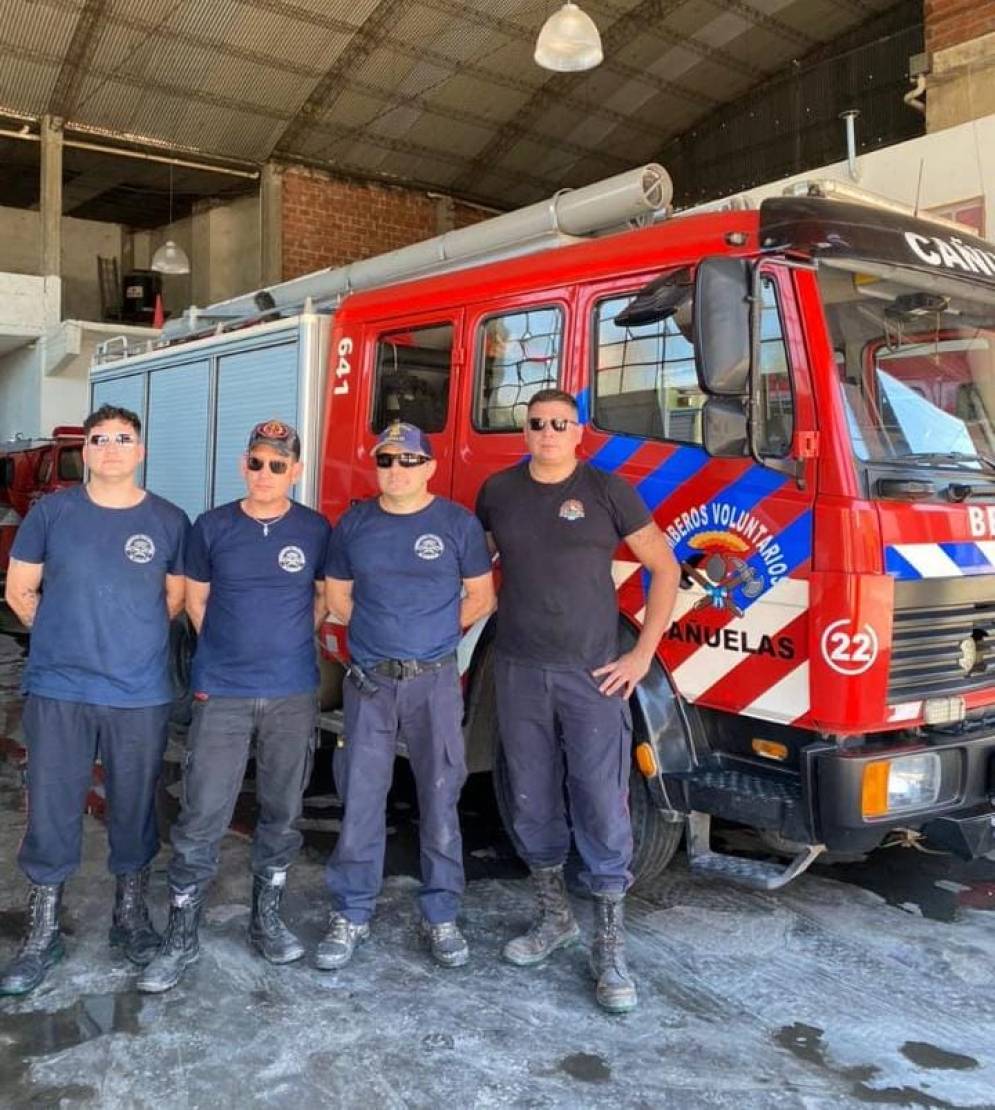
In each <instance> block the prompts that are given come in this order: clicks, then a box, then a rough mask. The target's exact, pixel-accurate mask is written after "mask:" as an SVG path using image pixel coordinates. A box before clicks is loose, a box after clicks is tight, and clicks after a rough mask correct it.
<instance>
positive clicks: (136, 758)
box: [0, 405, 189, 994]
mask: <svg viewBox="0 0 995 1110" xmlns="http://www.w3.org/2000/svg"><path fill="white" fill-rule="evenodd" d="M83 430H84V435H85V443H84V446H83V457H84V459H85V461H86V464H87V467H88V468H89V477H88V479H87V482H86V484H85V485H81V486H73V487H72V488H70V489H66V490H60V491H58V492H57V493H52V494H49V495H48V496H47V497H43V498H42V499H41V500H40V501H39V502H38V503H37V504H36V505H35V506H34V507H33V508H32V509H31V511H30V512H29V513H28V515H27V517H26V518H25V520H24V523H23V524H22V525H21V527H20V529H19V530H18V533H17V538H16V539H15V541H14V546H13V549H12V558H11V562H10V568H9V571H8V574H7V587H6V600H7V604H8V605H9V606H10V607H11V609H12V610H13V611H14V613H16V614H17V616H18V618H19V619H20V620H21V621H22V622H23V623H24V625H26V626H27V627H28V628H30V629H31V648H30V652H29V655H28V664H27V669H26V671H25V674H24V690H25V693H26V694H27V699H26V701H25V704H24V717H23V727H24V735H25V741H26V746H27V750H28V776H27V780H28V827H27V831H26V832H25V835H24V839H23V840H22V842H21V848H20V851H19V853H18V863H19V864H20V866H21V868H22V870H23V871H24V873H25V874H26V875H27V877H28V879H29V881H30V882H31V891H30V896H29V912H28V918H29V920H28V931H27V934H26V936H25V938H24V940H23V942H22V944H21V948H20V950H19V952H18V954H17V956H16V957H15V958H14V960H13V961H12V963H10V964H9V965H8V966H7V968H6V969H5V970H4V972H3V974H2V975H0V994H24V993H26V992H27V991H30V990H32V989H33V988H34V987H36V986H38V984H39V983H40V982H41V981H42V979H44V977H45V974H46V972H47V971H48V969H49V968H50V967H51V966H52V965H53V964H55V963H56V962H57V961H58V960H60V959H61V958H62V956H63V954H64V949H63V944H62V938H61V935H60V932H59V910H60V905H61V900H62V889H63V884H64V883H65V881H66V879H68V878H69V876H70V875H71V874H72V873H73V872H74V871H76V869H77V868H78V867H79V861H80V851H81V847H82V832H83V829H82V821H83V810H84V806H85V804H86V796H87V793H88V792H89V789H90V783H91V776H92V772H93V762H94V758H95V757H96V755H97V754H98V753H99V755H100V761H101V764H102V765H103V770H104V788H105V790H106V797H107V835H108V839H109V841H110V858H109V861H108V866H109V867H110V870H111V871H112V872H113V874H114V875H115V876H116V877H117V884H116V896H115V902H114V914H113V924H112V927H111V931H110V942H111V945H112V946H115V947H120V948H122V949H123V950H124V953H125V955H126V956H127V957H128V959H130V960H132V961H133V962H134V963H137V964H144V963H147V962H148V961H149V960H150V959H151V958H152V956H153V955H154V953H155V951H156V948H157V947H158V944H159V936H158V934H157V933H156V932H155V931H154V929H153V928H152V925H151V922H150V921H149V916H148V910H147V908H146V902H145V898H146V890H147V887H148V878H149V864H150V863H151V861H152V859H153V858H154V856H155V854H156V852H157V851H158V850H159V837H158V833H157V828H156V818H155V804H154V800H155V786H156V782H157V780H158V778H159V772H160V769H161V766H162V755H163V751H164V749H165V746H166V737H167V730H168V727H169V714H170V703H171V702H172V698H173V690H172V684H171V682H170V678H169V670H168V652H169V621H170V618H171V617H174V616H176V615H177V614H178V613H179V612H180V611H181V610H182V608H183V587H184V582H183V543H184V538H185V535H186V531H187V529H188V527H189V521H188V520H187V518H186V515H185V514H184V513H183V511H182V510H181V509H178V508H177V507H176V506H175V505H172V504H170V502H168V501H165V500H163V499H162V498H161V497H156V496H155V494H152V493H148V492H147V491H145V490H143V489H142V488H141V487H139V486H138V485H137V484H136V481H135V472H136V470H137V468H138V466H139V464H140V463H141V461H142V459H143V458H144V447H143V446H142V442H141V421H140V420H139V419H138V417H137V416H136V415H135V414H134V413H133V412H130V411H129V410H127V409H122V408H117V407H115V406H112V405H104V406H103V407H102V408H100V409H98V410H97V411H96V412H94V413H91V414H90V415H89V416H88V417H87V418H86V420H85V421H84V423H83ZM43 584H44V593H42V592H41V587H42V585H43Z"/></svg>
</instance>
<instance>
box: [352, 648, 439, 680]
mask: <svg viewBox="0 0 995 1110" xmlns="http://www.w3.org/2000/svg"><path fill="white" fill-rule="evenodd" d="M455 662H456V653H455V652H453V653H452V654H451V655H447V656H446V657H445V658H444V659H433V660H432V661H431V663H425V662H423V661H422V660H421V659H384V660H381V662H379V663H374V664H373V666H372V667H370V668H369V669H370V670H371V671H372V672H373V673H374V674H381V675H383V676H384V677H385V678H397V679H401V680H403V679H405V678H414V677H415V676H416V675H420V674H428V673H429V672H431V671H441V670H442V668H443V667H448V666H449V664H450V663H455Z"/></svg>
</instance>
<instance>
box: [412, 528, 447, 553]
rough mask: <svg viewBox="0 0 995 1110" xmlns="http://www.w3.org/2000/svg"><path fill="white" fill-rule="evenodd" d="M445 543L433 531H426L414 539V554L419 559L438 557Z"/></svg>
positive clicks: (444, 548)
mask: <svg viewBox="0 0 995 1110" xmlns="http://www.w3.org/2000/svg"><path fill="white" fill-rule="evenodd" d="M445 550H446V545H445V544H444V543H443V542H442V540H441V539H440V538H439V537H438V536H437V535H435V533H434V532H426V533H425V534H424V535H422V536H419V537H418V539H416V540H415V554H416V555H417V556H418V558H419V559H438V557H439V556H440V555H441V554H442V553H443V552H444V551H445Z"/></svg>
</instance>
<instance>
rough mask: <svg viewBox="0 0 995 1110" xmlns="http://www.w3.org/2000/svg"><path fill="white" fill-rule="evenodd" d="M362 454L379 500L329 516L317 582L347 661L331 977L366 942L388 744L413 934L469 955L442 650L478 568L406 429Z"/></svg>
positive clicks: (452, 689)
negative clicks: (404, 801)
mask: <svg viewBox="0 0 995 1110" xmlns="http://www.w3.org/2000/svg"><path fill="white" fill-rule="evenodd" d="M373 456H374V459H375V460H376V465H377V480H378V484H379V486H380V496H379V497H378V498H376V499H375V500H370V501H364V502H361V503H360V504H358V505H356V506H354V507H353V508H351V509H350V510H349V511H348V512H347V513H346V514H345V516H343V517H342V519H341V521H340V522H339V524H338V526H337V527H336V529H335V532H334V534H333V536H332V542H331V544H330V545H329V557H328V563H327V570H326V575H325V579H326V593H327V599H328V608H329V610H330V612H331V614H332V616H333V617H334V618H335V619H337V620H339V621H341V622H342V623H343V624H347V625H348V626H349V652H350V655H351V658H352V663H351V666H350V668H349V671H348V673H347V675H346V682H345V686H344V691H343V692H344V701H345V705H344V710H345V745H344V747H341V748H338V749H337V750H336V752H335V760H334V763H335V782H336V784H337V786H338V790H339V794H340V795H341V797H342V800H343V802H344V803H345V814H344V816H343V819H342V829H341V831H340V833H339V839H338V842H337V843H336V846H335V851H334V852H333V854H332V857H331V859H330V860H329V863H328V870H327V878H328V886H329V888H330V890H331V892H332V902H333V904H334V911H333V913H332V917H331V921H330V923H329V929H328V932H327V934H326V935H325V937H324V939H323V940H322V941H321V943H320V944H319V945H318V951H317V955H316V959H315V963H316V965H317V966H318V967H319V968H321V969H323V970H331V969H334V968H339V967H343V966H344V965H345V964H346V963H348V962H349V960H350V958H351V957H352V954H353V950H354V949H355V946H356V944H357V942H358V941H360V940H363V939H364V938H365V937H367V936H368V935H369V932H370V926H369V921H370V918H371V917H372V915H373V906H374V903H375V901H376V897H377V895H378V894H379V892H380V888H381V886H382V884H383V858H384V846H385V842H386V811H385V806H386V801H387V792H388V790H389V789H390V784H391V778H392V773H393V768H394V754H395V751H396V747H397V741H398V739H401V740H403V741H404V743H405V745H406V747H407V751H408V758H409V759H410V761H411V769H412V771H413V772H414V777H415V785H416V788H417V792H418V810H419V818H420V828H419V834H420V842H421V872H422V888H421V892H420V895H419V902H420V904H421V912H422V923H423V929H424V932H425V934H426V937H427V939H428V942H429V944H430V946H431V950H432V955H433V957H434V958H435V959H436V961H437V962H438V963H440V964H442V965H443V966H444V967H455V966H458V965H459V964H464V963H466V961H467V959H468V958H469V949H468V947H467V944H466V941H465V939H464V938H463V935H462V933H461V932H460V930H459V927H458V926H457V924H456V914H457V912H458V910H459V904H460V898H461V896H462V893H463V888H464V878H463V846H462V840H461V837H460V829H459V818H458V816H457V812H456V803H457V801H458V799H459V793H460V790H461V789H462V786H463V782H464V781H465V779H466V760H465V757H464V751H463V733H462V727H461V725H462V716H463V702H462V697H461V694H460V686H459V674H458V672H457V668H456V647H457V644H458V643H459V639H460V631H461V629H462V628H466V627H468V626H469V625H471V624H473V623H474V622H475V621H477V620H479V619H480V618H481V617H483V616H486V615H487V614H488V613H489V612H490V611H491V610H492V609H493V607H494V586H493V583H492V581H491V560H490V554H489V552H488V550H487V544H486V541H485V539H484V532H483V529H482V528H481V526H480V524H479V522H478V521H477V520H476V518H475V517H474V516H473V514H472V513H469V512H467V510H466V509H464V508H462V507H461V506H460V505H456V504H454V503H453V502H452V501H447V500H446V499H445V498H442V497H436V496H434V495H433V494H431V493H429V491H428V483H429V481H430V480H431V478H432V475H433V474H434V473H435V460H434V459H433V457H432V446H431V444H430V443H429V441H428V439H427V438H426V436H425V435H424V434H423V433H422V432H421V430H420V429H419V428H416V427H415V426H414V425H413V424H400V423H398V424H392V425H391V426H390V427H388V428H387V430H386V431H385V432H383V434H382V435H381V436H380V438H379V439H378V440H377V443H376V446H375V447H374V449H373ZM461 595H463V596H461Z"/></svg>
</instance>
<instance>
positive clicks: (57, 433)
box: [0, 424, 83, 581]
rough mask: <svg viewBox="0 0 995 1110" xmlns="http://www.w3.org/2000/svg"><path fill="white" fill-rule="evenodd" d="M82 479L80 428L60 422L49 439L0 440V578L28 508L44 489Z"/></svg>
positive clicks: (73, 482) (3, 575) (81, 436)
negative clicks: (0, 441)
mask: <svg viewBox="0 0 995 1110" xmlns="http://www.w3.org/2000/svg"><path fill="white" fill-rule="evenodd" d="M82 480H83V429H82V428H79V427H76V426H73V425H68V424H60V425H59V426H58V427H56V428H54V429H53V431H52V437H51V438H50V439H13V440H10V441H9V442H7V443H0V581H2V580H3V579H4V578H5V577H6V574H7V564H8V562H9V561H10V548H11V545H12V544H13V542H14V536H15V534H16V532H17V528H18V525H19V524H20V523H21V521H22V520H23V518H24V517H25V515H26V514H27V511H28V509H30V508H31V506H32V505H33V504H34V503H35V502H36V501H37V500H38V498H39V497H42V496H43V495H44V494H46V493H51V492H52V491H53V490H57V489H63V488H64V487H65V486H71V485H74V484H75V483H77V482H81V481H82Z"/></svg>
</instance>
